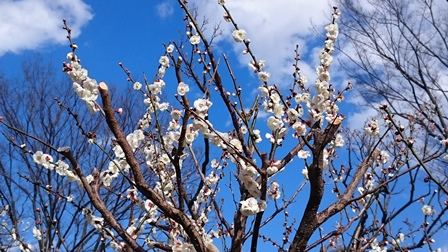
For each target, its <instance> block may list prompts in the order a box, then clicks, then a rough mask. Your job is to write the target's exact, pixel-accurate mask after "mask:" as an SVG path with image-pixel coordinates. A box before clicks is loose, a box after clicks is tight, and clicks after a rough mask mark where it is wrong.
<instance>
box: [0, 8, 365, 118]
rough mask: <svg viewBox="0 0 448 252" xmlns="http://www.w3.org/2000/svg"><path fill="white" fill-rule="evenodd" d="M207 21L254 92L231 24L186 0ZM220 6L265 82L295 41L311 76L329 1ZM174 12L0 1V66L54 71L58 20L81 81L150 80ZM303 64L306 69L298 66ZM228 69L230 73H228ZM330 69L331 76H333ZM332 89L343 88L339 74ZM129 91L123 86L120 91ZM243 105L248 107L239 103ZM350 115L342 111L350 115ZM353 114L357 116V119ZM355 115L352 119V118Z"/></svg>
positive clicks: (177, 17) (282, 78)
mask: <svg viewBox="0 0 448 252" xmlns="http://www.w3.org/2000/svg"><path fill="white" fill-rule="evenodd" d="M190 2H191V3H195V5H196V6H198V8H199V13H200V14H199V16H200V17H202V16H203V15H204V14H205V15H206V17H207V18H208V20H209V24H210V27H209V29H208V30H207V31H208V32H210V30H211V29H212V26H213V25H214V24H218V23H220V22H221V26H220V27H221V29H223V34H222V36H220V37H218V38H217V40H216V42H217V50H218V52H222V51H226V52H227V54H228V55H231V56H235V58H236V60H235V61H234V63H235V65H234V67H236V71H237V73H239V81H240V82H243V83H245V84H249V86H248V87H249V88H250V87H253V89H254V90H255V89H256V88H257V87H258V80H257V79H256V78H255V76H254V75H252V74H251V73H250V70H249V69H248V68H247V67H246V66H247V63H248V61H249V58H248V57H247V56H244V55H242V53H241V52H242V50H243V47H242V45H241V44H235V43H227V42H231V36H230V33H231V31H232V30H233V29H232V27H231V26H230V25H229V24H227V23H225V22H223V21H222V20H223V19H222V10H221V9H220V7H219V6H218V5H217V4H216V1H213V0H212V1H209V0H197V1H193V0H192V1H190ZM227 2H228V4H227V5H226V6H227V7H228V8H229V9H230V10H231V12H232V15H233V16H234V17H235V19H236V20H237V22H238V24H239V26H240V28H242V29H245V30H246V31H247V34H248V38H250V39H251V41H252V43H251V47H252V48H253V50H254V51H255V53H256V55H257V57H258V59H265V60H266V63H267V71H269V72H271V74H272V80H273V81H274V82H277V83H279V85H280V86H282V83H286V84H283V85H287V84H290V83H291V82H290V81H289V82H286V79H287V76H288V77H289V76H290V75H291V73H292V66H291V63H292V58H293V56H294V53H293V50H294V48H295V44H299V45H300V53H301V55H302V58H303V59H304V62H302V64H301V68H302V71H303V72H304V73H305V75H307V76H308V79H309V81H310V82H313V79H314V78H315V70H314V69H315V67H316V66H317V60H318V57H317V54H318V52H319V50H320V49H321V47H322V41H321V40H319V39H318V38H317V37H316V31H315V30H314V29H313V27H314V28H315V29H316V30H317V32H318V33H319V34H323V33H324V30H323V26H324V25H325V24H327V23H328V22H329V18H330V14H329V13H331V11H332V8H331V6H332V4H331V2H327V1H309V0H283V1H282V4H278V2H277V1H272V0H246V1H239V0H238V1H237V0H233V1H232V0H228V1H227ZM182 16H183V14H182V12H181V10H180V8H179V7H178V4H177V1H175V0H166V1H141V0H134V1H123V0H121V1H118V0H110V1H90V2H87V1H86V2H83V1H81V0H70V1H67V0H24V1H10V0H0V24H1V25H0V69H1V70H2V71H3V72H7V73H8V74H11V75H14V74H15V73H19V70H18V69H19V66H20V62H21V61H22V60H23V59H24V58H25V57H26V56H27V55H28V54H31V53H36V52H37V53H40V54H42V55H43V56H44V57H45V58H47V59H49V60H52V61H53V62H55V63H56V64H58V65H57V66H58V67H60V66H62V64H61V63H62V61H65V60H66V59H65V56H66V54H67V53H68V52H69V51H70V48H69V47H68V41H67V39H66V37H65V36H66V33H65V31H64V30H63V29H62V19H63V18H66V19H67V22H68V24H69V26H70V27H71V28H72V30H73V33H74V37H75V38H74V41H75V42H76V43H77V44H78V45H79V49H78V51H77V54H78V56H79V58H81V60H82V64H83V66H84V67H86V68H87V69H88V70H89V76H91V77H92V78H95V79H97V80H98V81H106V82H107V83H112V84H114V85H119V86H126V85H127V84H128V83H127V82H126V76H125V75H124V73H123V72H122V70H121V69H120V68H119V66H118V63H119V62H123V64H124V65H125V66H126V67H128V68H129V69H130V70H131V71H132V73H133V76H135V77H136V78H137V79H141V78H142V77H141V76H142V75H141V73H143V72H146V73H148V76H152V75H153V73H154V72H155V71H156V69H157V66H158V59H159V56H160V55H161V54H163V52H164V48H163V46H162V43H167V44H168V43H169V42H170V41H175V40H178V39H179V38H181V37H182V36H184V31H185V29H184V25H185V23H184V22H183V21H182V19H181V18H182ZM305 63H307V64H305ZM234 70H235V69H234ZM336 70H337V66H334V69H333V72H336ZM335 80H338V81H337V83H335V85H336V87H342V86H345V84H346V81H345V80H344V78H343V76H339V78H337V79H335ZM128 88H130V87H128ZM246 104H248V103H247V102H246ZM350 112H353V111H347V113H350ZM369 114H371V113H370V112H366V111H364V112H363V113H362V116H363V117H362V120H361V119H359V120H358V119H356V120H352V121H351V122H353V125H354V126H360V125H361V124H362V123H364V120H366V119H367V118H366V116H367V115H369ZM358 115H360V114H357V115H356V116H358ZM355 118H358V117H355Z"/></svg>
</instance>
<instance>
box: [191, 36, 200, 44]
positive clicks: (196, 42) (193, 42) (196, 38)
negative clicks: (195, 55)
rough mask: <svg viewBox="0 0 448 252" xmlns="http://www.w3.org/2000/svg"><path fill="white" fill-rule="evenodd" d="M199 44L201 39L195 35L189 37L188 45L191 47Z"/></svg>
mask: <svg viewBox="0 0 448 252" xmlns="http://www.w3.org/2000/svg"><path fill="white" fill-rule="evenodd" d="M200 42H201V37H199V35H197V34H195V35H193V36H191V37H190V43H191V44H192V45H197V44H199V43H200Z"/></svg>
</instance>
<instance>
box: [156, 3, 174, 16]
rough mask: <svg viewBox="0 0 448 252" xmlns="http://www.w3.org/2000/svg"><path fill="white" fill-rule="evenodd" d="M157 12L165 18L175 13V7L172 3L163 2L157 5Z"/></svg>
mask: <svg viewBox="0 0 448 252" xmlns="http://www.w3.org/2000/svg"><path fill="white" fill-rule="evenodd" d="M156 12H157V15H159V17H161V18H165V17H169V16H171V15H173V13H174V8H173V5H172V4H171V3H168V2H163V3H160V4H158V5H156Z"/></svg>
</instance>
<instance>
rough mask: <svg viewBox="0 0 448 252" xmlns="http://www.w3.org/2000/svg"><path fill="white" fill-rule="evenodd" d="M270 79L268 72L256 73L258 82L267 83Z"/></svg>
mask: <svg viewBox="0 0 448 252" xmlns="http://www.w3.org/2000/svg"><path fill="white" fill-rule="evenodd" d="M270 77H271V74H270V73H268V72H259V73H258V79H259V80H260V81H263V82H267V81H268V80H269V78H270Z"/></svg>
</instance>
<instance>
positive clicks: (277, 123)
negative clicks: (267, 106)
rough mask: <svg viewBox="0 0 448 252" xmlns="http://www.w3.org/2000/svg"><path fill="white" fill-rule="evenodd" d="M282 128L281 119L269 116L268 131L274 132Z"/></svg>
mask: <svg viewBox="0 0 448 252" xmlns="http://www.w3.org/2000/svg"><path fill="white" fill-rule="evenodd" d="M282 126H283V122H282V120H281V119H278V118H276V117H274V116H270V117H269V118H268V127H269V129H271V130H273V131H275V130H277V129H279V128H280V127H282Z"/></svg>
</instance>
